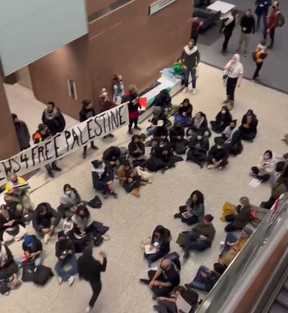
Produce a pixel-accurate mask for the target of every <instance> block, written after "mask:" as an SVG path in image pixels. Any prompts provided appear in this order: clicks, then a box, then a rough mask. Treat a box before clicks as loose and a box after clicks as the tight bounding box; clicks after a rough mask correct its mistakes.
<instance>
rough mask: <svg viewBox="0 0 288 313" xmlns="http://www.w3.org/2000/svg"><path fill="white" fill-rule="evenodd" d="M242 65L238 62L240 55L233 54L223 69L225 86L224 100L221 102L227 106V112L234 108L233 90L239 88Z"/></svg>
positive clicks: (241, 77)
mask: <svg viewBox="0 0 288 313" xmlns="http://www.w3.org/2000/svg"><path fill="white" fill-rule="evenodd" d="M243 73H244V69H243V65H242V63H241V62H240V55H239V54H234V55H233V57H232V59H231V60H230V61H229V62H228V63H227V64H226V66H225V67H224V73H223V81H224V85H226V95H227V98H226V100H224V101H223V104H227V107H228V109H229V110H232V109H233V108H234V101H235V97H234V94H235V89H236V86H237V87H241V83H242V80H243Z"/></svg>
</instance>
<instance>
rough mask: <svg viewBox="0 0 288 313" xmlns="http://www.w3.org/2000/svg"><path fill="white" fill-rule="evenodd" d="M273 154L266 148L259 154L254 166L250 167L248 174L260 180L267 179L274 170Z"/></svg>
mask: <svg viewBox="0 0 288 313" xmlns="http://www.w3.org/2000/svg"><path fill="white" fill-rule="evenodd" d="M275 167H276V164H275V155H274V153H273V152H272V151H271V150H266V151H265V152H264V153H263V155H261V157H260V159H259V161H258V163H257V164H256V166H252V167H251V172H250V175H251V176H253V177H255V178H257V179H259V180H261V181H262V182H265V181H268V180H269V179H270V177H271V175H272V174H273V173H274V172H275Z"/></svg>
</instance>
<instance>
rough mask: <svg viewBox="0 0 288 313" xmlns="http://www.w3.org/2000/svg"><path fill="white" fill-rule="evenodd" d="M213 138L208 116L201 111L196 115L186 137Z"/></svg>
mask: <svg viewBox="0 0 288 313" xmlns="http://www.w3.org/2000/svg"><path fill="white" fill-rule="evenodd" d="M195 135H199V136H206V137H210V136H211V131H210V130H209V128H208V122H207V117H206V114H204V113H203V112H202V111H199V112H198V113H196V114H195V116H194V117H193V118H192V120H191V123H190V125H189V127H188V129H187V131H186V136H187V137H191V136H195Z"/></svg>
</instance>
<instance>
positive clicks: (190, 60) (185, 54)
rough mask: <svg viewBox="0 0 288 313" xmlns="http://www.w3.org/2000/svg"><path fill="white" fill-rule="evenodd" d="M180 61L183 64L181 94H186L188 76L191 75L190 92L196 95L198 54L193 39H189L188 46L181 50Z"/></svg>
mask: <svg viewBox="0 0 288 313" xmlns="http://www.w3.org/2000/svg"><path fill="white" fill-rule="evenodd" d="M180 59H181V62H182V64H183V72H184V74H185V77H184V89H183V92H186V91H187V89H188V83H189V76H190V74H191V78H192V92H193V94H195V93H196V70H197V67H198V64H199V62H200V53H199V50H198V47H197V46H196V45H195V42H194V40H193V39H191V40H190V41H189V42H188V45H187V46H185V47H184V48H183V50H182V52H181V55H180Z"/></svg>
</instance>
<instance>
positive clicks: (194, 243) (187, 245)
mask: <svg viewBox="0 0 288 313" xmlns="http://www.w3.org/2000/svg"><path fill="white" fill-rule="evenodd" d="M198 237H199V236H198V235H196V234H187V235H185V237H184V250H185V251H188V250H195V251H199V252H202V251H204V250H206V249H208V248H210V246H211V243H210V242H208V241H206V240H198Z"/></svg>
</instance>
